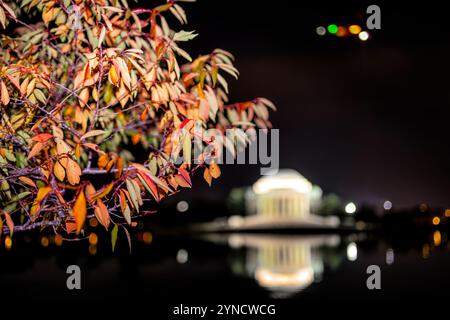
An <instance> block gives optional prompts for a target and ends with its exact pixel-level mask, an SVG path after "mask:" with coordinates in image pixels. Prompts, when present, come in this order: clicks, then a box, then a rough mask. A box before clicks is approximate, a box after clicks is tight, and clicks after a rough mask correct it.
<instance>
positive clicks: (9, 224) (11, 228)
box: [3, 211, 14, 237]
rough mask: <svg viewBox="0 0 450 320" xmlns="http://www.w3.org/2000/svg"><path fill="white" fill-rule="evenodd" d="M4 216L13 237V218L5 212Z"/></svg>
mask: <svg viewBox="0 0 450 320" xmlns="http://www.w3.org/2000/svg"><path fill="white" fill-rule="evenodd" d="M3 215H4V216H5V220H6V225H7V226H8V229H9V233H10V235H11V237H12V235H13V233H14V222H13V221H12V219H11V216H10V215H9V213H8V212H6V211H3Z"/></svg>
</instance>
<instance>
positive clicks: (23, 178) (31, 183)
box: [19, 176, 37, 188]
mask: <svg viewBox="0 0 450 320" xmlns="http://www.w3.org/2000/svg"><path fill="white" fill-rule="evenodd" d="M19 180H20V181H21V182H22V183H24V184H26V185H29V186H30V187H34V188H37V187H36V184H35V183H34V182H33V180H31V179H30V178H28V177H24V176H22V177H19Z"/></svg>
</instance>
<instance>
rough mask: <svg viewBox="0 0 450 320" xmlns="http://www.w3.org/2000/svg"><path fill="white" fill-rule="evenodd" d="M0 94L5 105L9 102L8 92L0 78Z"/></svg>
mask: <svg viewBox="0 0 450 320" xmlns="http://www.w3.org/2000/svg"><path fill="white" fill-rule="evenodd" d="M0 94H1V101H2V103H3V104H4V105H5V106H6V105H7V104H8V103H9V93H8V89H7V88H6V85H5V83H4V82H3V81H2V80H0Z"/></svg>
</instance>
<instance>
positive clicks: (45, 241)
mask: <svg viewBox="0 0 450 320" xmlns="http://www.w3.org/2000/svg"><path fill="white" fill-rule="evenodd" d="M49 243H50V241H49V240H48V238H47V237H46V236H43V237H41V245H42V246H43V247H44V248H47V247H48V245H49Z"/></svg>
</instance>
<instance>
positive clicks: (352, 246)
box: [347, 242, 358, 261]
mask: <svg viewBox="0 0 450 320" xmlns="http://www.w3.org/2000/svg"><path fill="white" fill-rule="evenodd" d="M357 258H358V247H357V246H356V243H354V242H351V243H349V244H348V246H347V259H348V260H349V261H355V260H356V259H357Z"/></svg>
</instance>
